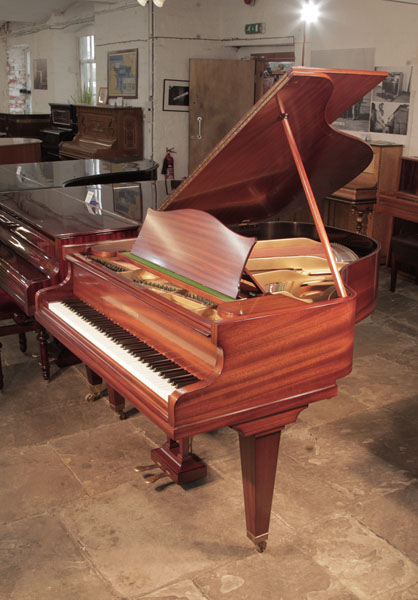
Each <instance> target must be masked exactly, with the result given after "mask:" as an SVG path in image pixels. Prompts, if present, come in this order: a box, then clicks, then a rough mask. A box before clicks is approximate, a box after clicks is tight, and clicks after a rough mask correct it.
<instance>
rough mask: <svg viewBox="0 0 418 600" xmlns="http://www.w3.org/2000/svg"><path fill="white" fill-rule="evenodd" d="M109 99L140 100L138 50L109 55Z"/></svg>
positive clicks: (109, 53)
mask: <svg viewBox="0 0 418 600" xmlns="http://www.w3.org/2000/svg"><path fill="white" fill-rule="evenodd" d="M107 87H108V97H109V98H119V97H121V98H138V49H137V48H136V49H135V50H119V51H118V52H108V53H107Z"/></svg>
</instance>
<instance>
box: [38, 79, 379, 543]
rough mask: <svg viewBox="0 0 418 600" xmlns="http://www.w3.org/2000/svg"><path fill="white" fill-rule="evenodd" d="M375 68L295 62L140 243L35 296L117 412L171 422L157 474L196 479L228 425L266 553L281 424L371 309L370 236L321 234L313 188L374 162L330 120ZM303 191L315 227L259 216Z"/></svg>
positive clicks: (85, 262)
mask: <svg viewBox="0 0 418 600" xmlns="http://www.w3.org/2000/svg"><path fill="white" fill-rule="evenodd" d="M384 76H385V73H378V72H367V71H362V72H355V71H343V70H324V69H306V68H294V69H292V70H291V71H290V72H289V73H288V74H287V75H286V77H284V78H283V79H281V80H280V81H279V82H278V83H277V84H276V85H275V86H274V87H273V88H271V90H269V91H268V92H267V93H266V94H265V95H264V96H263V97H262V98H261V99H260V101H259V102H258V103H257V104H256V105H255V106H254V107H253V108H252V109H251V110H250V111H249V112H248V113H247V114H246V115H245V116H244V117H243V118H242V119H241V121H240V122H239V123H238V124H237V125H236V126H235V127H234V128H233V129H232V131H231V132H230V133H229V134H228V135H227V136H226V137H225V138H224V139H223V140H222V141H221V142H220V143H219V144H218V145H217V146H216V148H215V149H214V150H213V151H212V152H211V153H210V154H209V155H208V156H207V158H206V159H205V160H204V161H203V163H202V164H201V165H200V166H199V167H198V168H197V169H196V171H194V172H193V173H192V174H191V175H190V176H189V177H188V178H187V179H186V180H185V181H184V182H183V183H182V184H181V185H180V186H179V187H178V188H177V189H176V190H175V191H174V192H173V193H172V194H171V195H170V196H169V197H168V199H167V200H166V202H165V203H164V204H163V205H162V206H161V208H160V210H148V214H147V216H146V218H145V220H144V223H143V226H142V228H141V230H140V233H139V235H138V237H137V238H135V239H132V240H123V241H118V240H116V241H110V242H107V243H103V244H96V243H93V244H91V245H89V246H88V247H86V246H85V245H84V247H83V248H81V249H80V251H79V252H74V253H72V254H71V255H70V256H68V257H67V259H68V267H69V270H68V275H67V277H66V279H65V280H64V281H63V282H61V283H60V284H59V285H58V286H54V287H51V288H49V289H45V290H40V291H39V292H38V294H37V296H36V313H35V314H36V318H37V319H38V320H39V322H40V323H41V324H42V325H43V326H44V327H45V328H47V329H48V330H49V331H50V332H51V333H53V334H54V335H55V336H56V337H57V338H58V339H59V340H60V341H61V342H62V343H63V344H64V345H66V346H67V347H68V348H70V349H71V351H72V352H74V353H75V354H76V355H78V356H79V357H80V358H81V359H82V360H83V361H84V362H85V364H86V365H87V367H88V368H89V369H90V370H91V371H92V372H94V373H95V374H96V375H97V377H101V378H103V379H104V380H105V381H106V382H107V387H108V392H109V400H110V401H111V403H112V404H113V407H114V408H116V409H118V410H119V411H121V410H123V402H124V399H125V398H126V399H127V400H129V401H130V402H131V403H132V404H133V405H134V406H135V407H137V408H138V409H139V410H140V411H141V412H142V413H144V414H145V415H146V416H147V417H149V418H150V419H151V420H152V421H153V422H154V423H155V424H156V425H158V426H159V427H160V428H161V429H162V431H164V432H165V434H166V436H167V441H166V443H165V444H164V445H163V446H162V447H161V448H157V449H154V450H153V451H152V454H151V455H152V459H153V461H154V463H155V466H157V465H158V467H159V468H160V469H161V473H159V474H156V476H155V478H154V479H157V478H158V477H160V476H168V477H170V478H171V479H172V480H173V481H175V482H176V483H180V484H182V483H185V482H189V481H193V480H195V479H198V478H200V477H203V476H204V475H205V473H206V465H205V464H204V462H203V461H202V460H201V459H199V458H198V456H196V455H195V454H194V453H193V452H192V451H191V447H190V440H191V437H192V436H194V435H196V434H199V433H202V432H208V431H212V430H214V429H217V428H220V427H226V426H228V427H232V428H234V429H235V430H237V431H238V433H239V440H240V452H241V465H242V478H243V487H244V503H245V513H246V522H247V533H248V536H249V537H250V539H251V540H252V541H253V542H254V543H255V545H256V547H257V549H258V550H260V551H263V550H264V549H265V547H266V541H267V537H268V528H269V521H270V512H271V503H272V497H273V489H274V479H275V472H276V464H277V457H278V449H279V441H280V434H281V431H282V429H283V428H284V427H285V426H286V425H287V424H288V423H292V422H294V421H295V420H296V419H297V417H298V415H299V413H300V412H301V411H302V410H303V409H305V408H306V407H307V406H308V405H309V403H310V402H314V401H318V400H321V399H323V398H331V397H332V396H334V395H335V394H336V393H337V385H336V382H337V379H339V378H340V377H343V376H345V375H347V374H348V373H349V372H350V370H351V365H352V350H353V338H354V324H355V322H356V321H357V320H360V319H362V318H364V317H365V316H367V315H368V314H370V312H371V311H372V310H373V308H374V306H375V301H376V285H377V272H378V261H377V258H378V251H379V247H378V244H377V243H376V242H374V241H373V240H371V239H369V238H367V237H365V236H362V235H359V234H357V233H352V232H346V231H342V230H339V229H334V228H328V230H326V229H325V228H324V226H323V224H322V221H321V218H320V215H319V212H318V209H317V206H316V202H315V197H317V198H324V197H325V196H327V195H328V194H330V193H331V192H333V191H335V190H336V189H339V188H341V187H342V186H343V185H344V184H345V183H346V182H347V181H350V180H352V179H353V178H354V177H355V176H356V175H357V174H358V173H360V172H361V171H362V170H364V168H365V167H366V166H367V164H368V162H369V161H370V160H371V158H372V151H371V149H370V147H369V146H368V145H367V144H365V143H364V142H363V141H361V140H359V139H357V138H354V137H351V136H349V135H347V134H344V133H342V132H340V131H337V130H335V129H333V128H332V127H331V126H330V123H332V122H333V121H334V120H335V118H336V117H337V116H338V115H340V114H341V113H343V112H344V111H345V110H346V109H347V108H349V107H350V106H351V105H352V104H354V103H355V102H356V101H357V100H358V99H359V98H361V97H363V96H364V95H365V93H366V92H367V91H368V90H370V89H372V88H373V87H374V86H376V85H377V84H378V83H379V82H380V81H381V80H382V79H383V78H384ZM306 199H307V200H308V203H309V205H310V208H311V210H312V214H313V217H314V221H315V225H310V224H301V223H292V222H280V221H270V220H269V219H270V218H271V217H273V216H276V215H278V213H279V212H285V211H286V208H287V207H289V205H290V204H291V203H294V202H302V201H306ZM232 225H234V228H233V229H234V230H233V229H232V228H231V226H232ZM144 468H148V467H144Z"/></svg>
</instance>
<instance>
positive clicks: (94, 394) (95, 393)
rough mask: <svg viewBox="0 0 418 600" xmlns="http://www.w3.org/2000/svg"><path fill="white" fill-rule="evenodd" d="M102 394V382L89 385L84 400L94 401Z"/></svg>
mask: <svg viewBox="0 0 418 600" xmlns="http://www.w3.org/2000/svg"><path fill="white" fill-rule="evenodd" d="M101 395H102V384H101V383H99V384H97V385H91V386H90V392H89V393H88V394H86V396H85V400H86V402H96V400H98V399H99V398H100V396H101Z"/></svg>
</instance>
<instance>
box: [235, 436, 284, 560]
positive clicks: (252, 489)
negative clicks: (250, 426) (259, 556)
mask: <svg viewBox="0 0 418 600" xmlns="http://www.w3.org/2000/svg"><path fill="white" fill-rule="evenodd" d="M280 433H281V431H280V430H279V431H276V432H274V433H271V434H268V435H260V436H257V435H251V436H248V437H245V436H244V435H243V434H242V433H240V435H239V442H240V453H241V470H242V483H243V487H244V504H245V518H246V522H247V535H248V537H249V538H250V540H252V541H253V542H254V544H255V545H256V547H257V550H258V551H259V552H263V551H264V550H265V549H266V546H267V538H268V534H269V524H270V514H271V505H272V501H273V491H274V479H275V476H276V468H277V457H278V453H279V444H280Z"/></svg>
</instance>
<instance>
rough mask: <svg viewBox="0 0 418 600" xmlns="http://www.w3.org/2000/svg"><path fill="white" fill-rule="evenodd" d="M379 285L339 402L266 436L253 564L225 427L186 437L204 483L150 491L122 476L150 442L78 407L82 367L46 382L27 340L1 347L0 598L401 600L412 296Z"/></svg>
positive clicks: (414, 521) (409, 475)
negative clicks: (259, 543) (270, 450)
mask: <svg viewBox="0 0 418 600" xmlns="http://www.w3.org/2000/svg"><path fill="white" fill-rule="evenodd" d="M387 290H388V274H387V272H385V271H383V272H382V274H381V293H380V297H379V303H378V308H377V310H376V311H375V313H374V314H373V315H372V316H371V317H369V318H368V319H366V320H365V321H364V322H363V323H361V324H359V325H358V326H357V328H356V348H355V361H354V368H353V372H352V373H351V374H350V375H349V376H348V377H346V378H345V379H344V380H342V381H341V382H340V386H339V395H338V397H336V398H333V399H331V400H326V401H323V402H319V403H317V404H315V405H311V406H310V407H309V409H308V410H306V411H304V412H303V413H301V415H300V418H299V421H298V422H297V423H296V424H294V425H293V426H291V427H289V428H288V429H287V430H286V432H285V433H284V435H283V437H282V444H281V451H280V456H279V466H278V473H277V480H276V490H275V495H274V501H273V514H272V523H271V534H270V540H269V544H268V547H267V551H266V552H265V553H264V554H262V555H260V554H258V553H256V552H255V551H254V549H253V547H252V545H251V543H250V542H249V540H247V538H246V535H245V525H244V514H243V501H242V490H241V481H240V470H239V468H240V467H239V458H238V443H237V438H236V434H235V433H234V432H233V431H231V430H219V431H216V432H212V433H210V434H207V435H202V436H198V437H197V438H196V439H195V450H196V451H197V452H198V453H199V454H200V455H201V456H202V457H203V458H205V459H206V461H207V462H208V464H209V475H208V479H207V481H206V482H205V483H204V484H203V485H195V486H189V488H188V489H183V488H181V487H176V486H174V485H164V483H163V484H162V485H159V486H158V484H155V485H154V486H148V485H146V483H145V481H144V480H143V478H141V477H140V476H139V475H138V474H137V473H136V472H135V471H134V466H135V465H136V464H144V463H145V464H146V463H149V450H150V449H151V448H152V447H155V446H156V445H159V444H160V443H162V442H163V441H164V440H163V436H162V435H161V432H160V431H159V430H158V429H157V428H156V427H154V426H153V425H152V424H151V423H150V422H148V421H147V420H146V418H145V417H144V416H142V415H139V414H135V415H134V416H133V417H131V418H130V419H129V420H127V421H125V422H121V421H119V420H118V419H117V418H116V416H115V415H114V413H112V412H111V411H110V410H109V409H108V407H107V405H106V398H102V399H100V400H99V401H98V402H96V403H86V402H85V400H84V396H85V393H86V391H87V384H86V380H85V378H84V375H83V370H82V368H81V367H80V366H74V367H70V368H68V369H66V370H61V371H60V370H58V369H57V368H56V367H55V366H54V365H53V366H52V374H53V377H52V380H51V382H50V383H49V384H46V383H44V382H43V381H42V379H41V376H40V368H39V365H38V357H37V356H36V352H37V344H36V341H35V340H34V338H33V337H31V338H30V340H29V349H28V352H27V354H26V355H22V354H21V353H20V351H19V350H18V344H17V341H16V340H15V339H13V338H3V339H2V340H1V341H2V343H3V365H4V377H5V388H4V391H3V393H2V394H1V397H0V414H1V419H0V600H6V599H7V600H41V599H42V600H69V599H70V598H71V599H72V600H73V599H74V598H76V599H77V600H111V599H113V600H115V599H119V600H122V599H129V600H139V599H150V598H159V599H165V600H174V599H184V600H203V599H206V600H215V599H219V598H223V599H225V600H245V599H251V600H252V599H254V598H260V599H263V600H264V599H266V600H269V599H271V600H303V599H306V600H357V599H360V600H417V599H418V534H417V531H418V460H417V457H418V370H417V358H418V346H417V337H418V286H415V285H414V284H413V283H410V282H409V281H406V280H402V279H400V280H399V284H398V289H397V292H396V293H395V294H391V293H390V292H388V291H387ZM160 483H161V482H160Z"/></svg>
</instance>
